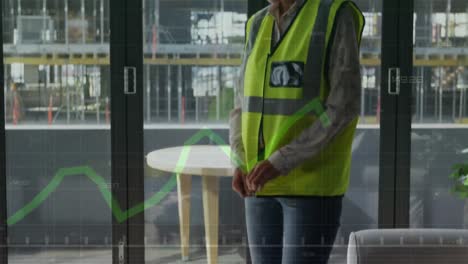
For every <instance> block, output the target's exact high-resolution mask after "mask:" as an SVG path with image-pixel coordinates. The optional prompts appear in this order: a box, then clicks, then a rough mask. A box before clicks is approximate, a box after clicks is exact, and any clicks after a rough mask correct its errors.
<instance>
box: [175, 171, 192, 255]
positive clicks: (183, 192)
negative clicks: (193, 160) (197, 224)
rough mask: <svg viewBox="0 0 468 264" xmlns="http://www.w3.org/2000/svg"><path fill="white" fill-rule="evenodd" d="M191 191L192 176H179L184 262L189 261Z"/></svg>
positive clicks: (180, 221) (178, 187) (178, 193)
mask: <svg viewBox="0 0 468 264" xmlns="http://www.w3.org/2000/svg"><path fill="white" fill-rule="evenodd" d="M191 190H192V176H191V175H181V174H178V175H177V195H178V201H179V226H180V247H181V253H182V260H183V261H187V260H188V259H189V243H190V196H191V194H190V193H191Z"/></svg>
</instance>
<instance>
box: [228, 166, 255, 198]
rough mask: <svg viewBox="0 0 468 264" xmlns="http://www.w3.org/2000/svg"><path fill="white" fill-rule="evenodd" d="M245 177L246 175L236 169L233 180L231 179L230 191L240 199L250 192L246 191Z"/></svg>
mask: <svg viewBox="0 0 468 264" xmlns="http://www.w3.org/2000/svg"><path fill="white" fill-rule="evenodd" d="M245 177H246V175H245V174H244V173H243V172H242V170H240V169H239V168H237V169H236V170H235V171H234V178H233V179H232V189H233V190H234V191H235V192H237V193H238V194H239V195H240V196H241V197H242V198H245V197H247V196H250V195H251V193H250V191H249V190H248V189H247V185H246V183H245Z"/></svg>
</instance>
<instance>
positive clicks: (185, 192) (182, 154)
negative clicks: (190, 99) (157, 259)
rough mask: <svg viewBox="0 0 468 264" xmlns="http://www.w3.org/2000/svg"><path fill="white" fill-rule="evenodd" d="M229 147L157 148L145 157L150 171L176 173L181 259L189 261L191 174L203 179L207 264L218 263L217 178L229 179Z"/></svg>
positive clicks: (232, 171) (230, 172)
mask: <svg viewBox="0 0 468 264" xmlns="http://www.w3.org/2000/svg"><path fill="white" fill-rule="evenodd" d="M230 153H231V150H230V147H229V146H212V145H210V146H208V145H194V146H183V147H174V148H166V149H160V150H156V151H153V152H150V153H149V154H148V155H147V156H146V161H147V163H148V166H150V167H151V168H153V169H157V170H162V171H166V172H173V173H176V174H177V193H178V200H179V203H178V206H179V223H180V238H181V239H180V240H181V251H182V260H188V258H189V238H190V196H191V188H192V175H199V176H201V177H202V192H203V215H204V222H205V223H204V224H205V239H206V251H207V259H208V263H209V264H216V263H218V224H219V177H232V176H233V174H234V168H233V166H232V163H231V160H230Z"/></svg>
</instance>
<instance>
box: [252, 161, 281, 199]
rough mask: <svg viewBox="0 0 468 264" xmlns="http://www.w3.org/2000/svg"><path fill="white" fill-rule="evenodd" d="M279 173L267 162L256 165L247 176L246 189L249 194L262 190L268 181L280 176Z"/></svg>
mask: <svg viewBox="0 0 468 264" xmlns="http://www.w3.org/2000/svg"><path fill="white" fill-rule="evenodd" d="M280 175H281V173H280V172H279V171H278V170H277V169H276V168H275V167H273V165H272V164H271V163H270V161H268V160H264V161H262V162H260V163H258V164H257V165H256V166H255V168H254V169H253V170H252V171H251V172H250V173H249V175H247V187H248V190H249V191H251V192H256V191H258V190H260V189H261V188H263V185H265V183H267V182H268V181H270V180H272V179H274V178H276V177H278V176H280Z"/></svg>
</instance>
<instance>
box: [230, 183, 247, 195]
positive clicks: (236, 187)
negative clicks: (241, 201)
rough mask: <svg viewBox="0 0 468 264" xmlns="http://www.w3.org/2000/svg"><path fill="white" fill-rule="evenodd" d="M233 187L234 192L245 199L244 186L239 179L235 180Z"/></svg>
mask: <svg viewBox="0 0 468 264" xmlns="http://www.w3.org/2000/svg"><path fill="white" fill-rule="evenodd" d="M233 187H234V190H235V191H236V192H237V193H238V194H239V195H240V196H241V197H245V195H246V192H245V188H244V184H243V183H242V181H240V180H239V179H236V180H235V181H234V182H233Z"/></svg>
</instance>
